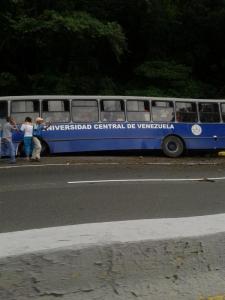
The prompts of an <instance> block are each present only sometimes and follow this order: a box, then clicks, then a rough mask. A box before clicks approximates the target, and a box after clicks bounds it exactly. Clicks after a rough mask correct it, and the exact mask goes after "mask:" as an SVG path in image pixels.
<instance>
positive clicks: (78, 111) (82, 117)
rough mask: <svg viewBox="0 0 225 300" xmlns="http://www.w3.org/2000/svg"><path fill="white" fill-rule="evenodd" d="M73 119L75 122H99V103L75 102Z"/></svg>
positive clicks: (73, 104)
mask: <svg viewBox="0 0 225 300" xmlns="http://www.w3.org/2000/svg"><path fill="white" fill-rule="evenodd" d="M72 118H73V121H74V122H97V121H98V102H97V101H96V100H73V102H72Z"/></svg>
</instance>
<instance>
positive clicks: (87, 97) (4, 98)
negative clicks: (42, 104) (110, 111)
mask: <svg viewBox="0 0 225 300" xmlns="http://www.w3.org/2000/svg"><path fill="white" fill-rule="evenodd" d="M61 99H62V100H64V99H71V100H72V99H78V100H90V99H98V100H102V99H106V100H110V99H113V100H117V99H118V100H137V99H139V100H159V101H160V100H161V101H182V102H184V101H193V102H199V101H200V102H201V101H203V102H214V101H215V102H225V99H195V98H176V97H151V96H115V95H111V96H105V95H24V96H2V97H0V101H8V100H10V101H14V100H61Z"/></svg>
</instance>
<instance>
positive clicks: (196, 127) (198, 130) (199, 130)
mask: <svg viewBox="0 0 225 300" xmlns="http://www.w3.org/2000/svg"><path fill="white" fill-rule="evenodd" d="M191 131H192V133H193V134H194V135H201V134H202V127H201V126H199V125H198V124H195V125H193V126H192V127H191Z"/></svg>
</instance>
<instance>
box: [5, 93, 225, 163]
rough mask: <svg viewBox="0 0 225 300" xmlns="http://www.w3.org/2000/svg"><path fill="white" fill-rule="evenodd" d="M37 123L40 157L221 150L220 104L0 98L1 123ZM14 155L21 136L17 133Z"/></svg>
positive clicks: (223, 109)
mask: <svg viewBox="0 0 225 300" xmlns="http://www.w3.org/2000/svg"><path fill="white" fill-rule="evenodd" d="M7 115H11V116H12V117H13V118H15V120H16V122H17V124H21V123H22V122H23V121H24V119H25V117H27V116H29V117H31V118H32V119H33V120H35V118H36V117H38V116H40V117H42V118H43V119H44V120H45V121H46V122H50V123H51V125H50V126H49V128H48V129H47V130H45V131H43V141H42V143H43V151H44V153H50V154H51V153H68V152H90V151H93V152H95V151H108V150H110V151H114V150H146V149H149V150H151V149H161V150H162V151H163V153H164V154H165V155H167V156H169V157H178V156H180V155H182V153H183V152H184V151H185V150H194V149H195V150H203V149H204V150H219V149H224V148H225V100H210V99H207V100H206V99H180V98H179V99H178V98H161V97H160V98H159V97H134V96H66V95H65V96H62V95H61V96H43V95H42V96H11V97H0V123H3V122H4V119H5V117H6V116H7ZM13 138H14V142H15V145H16V149H17V153H20V152H21V149H22V135H21V134H18V133H16V134H15V135H14V137H13Z"/></svg>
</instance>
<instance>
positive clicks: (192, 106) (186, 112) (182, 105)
mask: <svg viewBox="0 0 225 300" xmlns="http://www.w3.org/2000/svg"><path fill="white" fill-rule="evenodd" d="M176 120H177V122H197V121H198V114H197V107H196V103H194V102H176Z"/></svg>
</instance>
